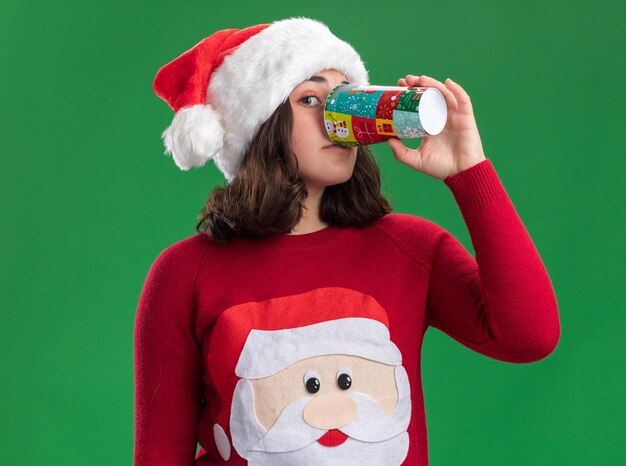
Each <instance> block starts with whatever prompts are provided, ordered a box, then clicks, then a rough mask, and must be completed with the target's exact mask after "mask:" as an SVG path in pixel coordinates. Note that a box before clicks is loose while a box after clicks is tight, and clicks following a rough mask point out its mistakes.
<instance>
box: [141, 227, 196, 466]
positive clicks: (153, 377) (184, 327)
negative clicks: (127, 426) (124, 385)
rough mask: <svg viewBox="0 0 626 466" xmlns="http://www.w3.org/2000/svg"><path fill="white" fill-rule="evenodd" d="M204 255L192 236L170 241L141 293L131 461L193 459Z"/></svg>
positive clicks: (153, 465)
mask: <svg viewBox="0 0 626 466" xmlns="http://www.w3.org/2000/svg"><path fill="white" fill-rule="evenodd" d="M194 242H195V243H194ZM202 255H203V250H202V249H201V248H200V247H199V245H198V244H197V241H196V240H195V239H194V240H191V241H190V240H182V241H179V242H178V243H175V244H173V245H172V246H170V247H169V248H167V249H166V250H164V251H163V252H161V254H160V255H159V256H158V257H157V258H156V260H155V261H154V263H153V264H152V266H151V267H150V270H149V271H148V274H147V277H146V279H145V283H144V286H143V289H142V291H141V295H140V297H139V304H138V307H137V312H136V317H135V333H134V345H135V346H134V355H135V446H134V465H135V466H148V465H149V466H166V465H167V466H179V465H180V466H182V465H185V466H189V465H191V464H194V458H195V453H196V445H197V426H198V418H199V415H200V410H201V403H202V384H201V374H202V352H201V346H200V344H199V342H198V340H197V338H196V335H195V333H194V323H195V305H194V296H193V288H194V281H195V276H196V273H197V270H198V267H199V263H200V261H201V258H202Z"/></svg>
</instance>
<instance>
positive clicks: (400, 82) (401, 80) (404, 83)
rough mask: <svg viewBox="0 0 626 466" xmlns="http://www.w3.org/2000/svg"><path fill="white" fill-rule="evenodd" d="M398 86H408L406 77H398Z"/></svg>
mask: <svg viewBox="0 0 626 466" xmlns="http://www.w3.org/2000/svg"><path fill="white" fill-rule="evenodd" d="M398 86H402V87H408V84H407V83H406V79H404V78H400V79H398Z"/></svg>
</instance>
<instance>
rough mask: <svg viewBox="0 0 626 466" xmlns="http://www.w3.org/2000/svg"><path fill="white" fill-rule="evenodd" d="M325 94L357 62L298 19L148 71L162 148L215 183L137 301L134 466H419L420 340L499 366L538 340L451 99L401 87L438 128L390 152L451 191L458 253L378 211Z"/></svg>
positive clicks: (496, 205) (416, 220) (485, 181)
mask: <svg viewBox="0 0 626 466" xmlns="http://www.w3.org/2000/svg"><path fill="white" fill-rule="evenodd" d="M341 83H355V84H367V83H368V75H367V71H366V70H365V67H364V65H363V62H362V61H361V59H360V57H359V55H358V54H357V53H356V51H354V49H353V48H352V47H351V46H350V45H349V44H348V43H346V42H344V41H342V40H340V39H338V38H337V37H336V36H334V35H333V34H332V33H331V32H330V31H329V30H328V28H327V27H326V26H325V25H323V24H322V23H319V22H318V21H314V20H310V19H306V18H290V19H287V20H282V21H277V22H274V23H272V24H263V25H259V26H253V27H249V28H246V29H241V30H238V29H229V30H224V31H219V32H216V33H215V34H213V35H211V36H210V37H208V38H206V39H204V40H203V41H201V42H200V43H198V44H197V45H195V46H194V47H193V48H192V49H190V50H188V51H187V52H185V53H183V54H182V55H180V56H179V57H178V58H176V59H175V60H173V61H171V62H170V63H168V64H167V65H165V66H163V67H162V68H161V69H160V70H159V72H158V73H157V76H156V79H155V81H154V90H155V92H156V93H157V94H158V95H159V96H160V97H161V98H163V99H164V100H165V101H166V102H167V103H168V104H169V105H170V106H171V107H172V109H173V110H174V111H175V112H176V114H175V117H174V121H173V122H172V124H171V125H170V126H169V127H168V128H167V129H166V130H165V132H164V133H163V138H164V142H165V145H166V149H167V153H169V154H172V156H173V158H174V161H175V162H176V164H177V165H178V166H179V167H180V168H181V169H183V170H188V169H189V168H190V167H192V166H201V165H203V164H204V163H205V162H206V161H207V160H208V159H212V160H214V161H215V163H216V164H217V166H218V167H219V169H220V170H221V171H222V172H223V174H224V176H225V177H226V179H227V180H228V183H227V185H226V186H225V187H218V188H215V190H214V191H213V192H212V193H211V196H210V198H209V200H208V202H207V204H206V207H205V208H204V210H203V212H202V215H201V218H200V221H199V222H198V224H197V226H196V234H195V235H193V236H190V237H188V238H185V239H183V240H181V241H178V242H176V243H175V244H173V245H172V246H170V247H168V248H166V249H165V250H164V251H162V252H161V253H160V254H159V256H158V257H157V258H156V260H155V261H154V263H153V265H152V266H151V268H150V270H149V272H148V275H147V278H146V281H145V284H144V288H143V290H142V292H141V296H140V299H139V304H138V309H137V315H136V326H135V370H136V372H135V451H134V457H135V465H142V466H143V465H150V466H157V465H163V466H165V465H193V464H195V465H215V464H224V463H226V464H231V465H245V464H251V465H309V464H310V465H364V464H367V465H381V466H382V465H385V466H387V465H400V464H406V465H420V466H421V465H426V464H427V463H428V451H427V434H426V419H425V412H424V400H423V395H422V386H421V369H420V350H421V345H422V341H423V338H424V334H425V332H426V330H427V329H428V327H435V328H438V329H439V330H441V331H443V332H445V333H446V334H448V335H449V336H451V337H452V338H454V339H455V340H457V341H459V342H460V343H461V344H463V345H465V346H467V347H468V348H471V349H472V350H474V351H477V352H479V353H481V354H484V355H486V356H488V357H491V358H494V359H498V360H501V361H508V362H513V363H527V362H532V361H537V360H540V359H542V358H544V357H546V356H547V355H548V354H550V353H551V352H552V351H553V349H554V348H555V346H556V344H557V342H558V340H559V335H560V324H559V316H558V309H557V303H556V298H555V295H554V291H553V288H552V285H551V282H550V279H549V277H548V274H547V272H546V270H545V268H544V265H543V263H542V261H541V258H540V256H539V254H538V253H537V250H536V248H535V247H534V244H533V242H532V240H531V238H530V237H529V235H528V233H527V231H526V229H525V228H524V225H523V224H522V222H521V220H520V218H519V217H518V215H517V213H516V211H515V209H514V207H513V205H512V203H511V201H510V199H509V197H508V195H507V193H506V191H505V189H504V187H503V186H502V184H501V182H500V179H499V177H498V175H497V173H496V171H495V169H494V167H493V165H492V163H491V161H490V160H489V159H487V158H486V157H485V155H484V153H483V149H482V144H481V140H480V136H479V133H478V129H477V126H476V122H475V120H474V115H473V110H472V104H471V101H470V98H469V96H468V95H467V93H466V92H465V91H464V90H463V88H462V87H461V86H460V85H458V84H456V83H454V82H453V81H451V80H449V79H448V80H446V82H445V84H443V83H440V82H439V81H437V80H435V79H432V78H430V77H426V76H420V77H418V76H412V75H409V76H406V78H403V79H400V80H399V81H398V85H400V86H428V87H435V88H437V89H439V90H440V91H441V92H442V94H443V95H444V97H445V99H446V102H447V107H448V119H447V124H446V127H445V129H444V130H443V132H441V133H440V134H438V135H437V136H430V137H426V138H424V139H423V140H422V142H421V145H420V147H419V148H418V149H416V150H412V149H409V148H407V147H406V146H404V144H403V143H402V142H400V141H399V140H397V139H396V140H390V141H389V145H390V146H391V148H392V151H393V154H394V157H395V158H396V159H397V160H399V161H400V162H402V163H404V164H405V165H407V166H408V167H410V168H412V169H414V170H417V171H420V172H422V173H425V174H427V175H430V176H433V177H436V178H438V179H440V180H443V181H444V183H445V185H446V186H447V187H448V188H449V189H450V190H451V191H452V194H453V195H454V197H455V200H456V202H457V204H458V205H459V208H460V210H461V213H462V215H463V218H464V220H465V222H466V224H467V227H468V230H469V233H470V236H471V240H472V243H473V245H474V248H475V252H476V259H474V258H473V257H472V256H471V255H470V254H469V253H468V252H467V250H466V249H465V248H464V247H463V246H462V245H461V243H460V242H459V241H458V240H456V239H455V238H454V237H453V236H452V235H451V234H450V233H449V232H447V231H446V230H445V229H443V228H441V227H440V226H438V225H437V224H435V223H433V222H430V221H428V220H426V219H424V218H421V217H417V216H413V215H408V214H399V213H391V210H392V207H391V206H390V205H389V203H388V202H387V200H386V199H385V198H384V196H383V195H382V194H381V193H380V173H379V170H378V167H377V165H376V163H375V160H374V158H373V157H372V154H371V152H370V151H369V150H368V148H367V147H359V148H358V149H357V148H339V147H337V146H335V145H334V144H333V143H332V141H331V140H330V138H329V137H328V135H327V133H326V129H325V126H324V121H323V103H324V100H325V98H326V96H327V95H328V93H329V91H330V90H331V89H332V88H333V87H335V86H337V85H339V84H341ZM198 443H199V447H200V448H199V451H197V447H198Z"/></svg>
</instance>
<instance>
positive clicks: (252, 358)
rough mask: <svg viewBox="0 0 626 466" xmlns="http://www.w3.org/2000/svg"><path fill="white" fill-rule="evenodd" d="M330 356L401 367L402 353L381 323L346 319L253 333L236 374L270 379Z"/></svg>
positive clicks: (365, 319) (351, 318)
mask: <svg viewBox="0 0 626 466" xmlns="http://www.w3.org/2000/svg"><path fill="white" fill-rule="evenodd" d="M330 354H345V355H351V356H360V357H363V358H366V359H371V360H372V361H378V362H382V363H383V364H389V365H398V364H402V353H400V350H399V349H398V347H397V346H396V345H395V344H394V343H393V342H392V341H391V339H390V336H389V329H388V328H387V326H386V325H385V324H383V323H382V322H380V321H378V320H374V319H367V318H361V317H346V318H343V319H335V320H329V321H326V322H320V323H318V324H312V325H307V326H304V327H296V328H290V329H284V330H252V331H251V332H250V334H249V335H248V338H247V339H246V343H245V344H244V347H243V350H242V351H241V355H240V356H239V361H238V362H237V367H236V368H235V374H236V375H237V376H238V377H240V378H245V379H258V378H262V377H269V376H270V375H272V374H275V373H276V372H278V371H280V370H282V369H285V368H286V367H289V366H290V365H291V364H293V363H295V362H298V361H301V360H303V359H307V358H312V357H315V356H323V355H330Z"/></svg>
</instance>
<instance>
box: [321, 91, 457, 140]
mask: <svg viewBox="0 0 626 466" xmlns="http://www.w3.org/2000/svg"><path fill="white" fill-rule="evenodd" d="M447 117H448V111H447V107H446V100H445V98H444V97H443V94H442V93H441V92H440V91H439V90H438V89H436V88H434V87H394V86H376V85H368V86H358V85H355V84H341V85H339V86H337V87H335V88H334V89H332V90H331V91H330V93H329V94H328V97H327V98H326V102H325V104H324V123H325V125H326V131H327V132H328V135H329V136H330V138H331V139H332V140H333V142H334V143H335V144H337V145H338V146H342V147H354V146H362V145H365V144H376V143H378V142H383V141H386V140H387V139H389V138H398V139H415V138H422V137H424V136H435V135H437V134H439V133H440V132H441V131H443V128H444V127H445V125H446V119H447Z"/></svg>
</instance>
